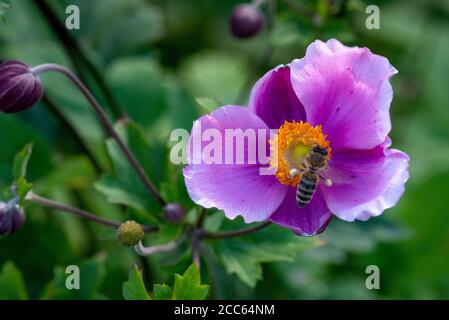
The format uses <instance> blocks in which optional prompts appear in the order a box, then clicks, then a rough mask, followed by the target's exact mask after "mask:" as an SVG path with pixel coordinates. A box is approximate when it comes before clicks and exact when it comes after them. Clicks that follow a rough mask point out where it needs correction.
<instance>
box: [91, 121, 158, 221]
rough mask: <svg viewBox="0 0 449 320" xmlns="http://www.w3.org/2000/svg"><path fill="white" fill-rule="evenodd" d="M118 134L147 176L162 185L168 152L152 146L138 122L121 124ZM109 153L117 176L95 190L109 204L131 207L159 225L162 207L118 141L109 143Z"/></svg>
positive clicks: (118, 127)
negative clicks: (160, 182)
mask: <svg viewBox="0 0 449 320" xmlns="http://www.w3.org/2000/svg"><path fill="white" fill-rule="evenodd" d="M116 130H117V131H118V133H119V135H120V136H121V138H122V139H123V140H124V141H125V143H126V144H127V145H128V147H129V148H130V149H131V150H132V151H133V152H134V154H135V156H136V158H137V160H138V161H139V163H140V164H141V165H143V167H144V170H145V171H146V173H147V175H148V176H149V177H150V178H151V179H152V180H153V181H162V180H163V178H162V177H163V175H164V171H165V167H164V165H165V163H166V161H165V149H164V150H161V149H160V148H158V147H156V146H151V145H150V144H149V143H148V141H147V139H146V137H145V135H144V132H143V129H142V128H141V127H140V126H139V125H138V124H136V123H134V122H127V123H120V124H118V125H117V126H116ZM107 149H108V153H109V155H110V156H111V159H112V162H113V165H114V169H115V174H106V175H104V176H103V177H102V178H101V179H100V180H99V181H98V182H97V183H96V184H95V188H96V189H97V190H98V191H100V192H101V193H103V194H104V195H105V196H106V197H107V199H108V201H109V202H111V203H115V204H123V205H126V206H129V207H131V208H133V209H135V210H137V211H139V212H141V213H142V214H143V215H144V216H145V217H147V218H148V219H151V222H154V223H156V222H157V221H158V219H159V218H161V217H157V216H156V215H155V213H156V212H159V211H160V207H159V205H158V203H157V202H156V200H155V199H154V198H153V197H152V196H151V195H150V194H149V192H148V190H147V189H146V188H145V187H144V185H143V183H142V181H141V180H140V178H139V177H138V176H137V174H136V173H135V171H134V169H133V168H132V166H131V165H130V163H129V161H128V160H127V159H126V157H125V156H124V154H123V152H122V151H121V149H120V148H119V147H118V145H117V143H116V142H115V141H114V140H112V139H110V140H108V141H107Z"/></svg>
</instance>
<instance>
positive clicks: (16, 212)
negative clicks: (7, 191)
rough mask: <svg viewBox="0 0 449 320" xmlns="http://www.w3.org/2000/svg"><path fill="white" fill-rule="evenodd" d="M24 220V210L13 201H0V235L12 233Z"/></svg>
mask: <svg viewBox="0 0 449 320" xmlns="http://www.w3.org/2000/svg"><path fill="white" fill-rule="evenodd" d="M24 222H25V212H24V211H23V209H22V208H20V207H19V206H18V205H17V204H15V202H14V203H11V202H10V203H4V202H0V236H8V235H10V234H13V233H14V232H16V231H17V230H19V229H20V227H21V226H22V225H23V223H24Z"/></svg>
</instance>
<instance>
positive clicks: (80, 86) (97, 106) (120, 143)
mask: <svg viewBox="0 0 449 320" xmlns="http://www.w3.org/2000/svg"><path fill="white" fill-rule="evenodd" d="M48 71H56V72H60V73H62V74H64V75H65V76H66V77H67V78H69V79H70V80H71V81H72V82H73V83H74V84H75V86H76V87H77V88H78V89H79V90H80V91H81V92H82V94H83V95H84V96H85V97H86V99H87V101H89V103H90V104H91V106H92V107H93V108H94V110H95V112H96V113H97V115H98V117H99V118H100V121H101V122H102V124H103V126H104V127H105V129H106V130H107V131H108V133H109V134H110V135H111V137H112V138H113V139H114V140H115V141H116V142H117V144H118V146H119V147H120V149H121V150H122V152H123V154H124V155H125V156H126V158H127V159H128V161H129V163H130V164H131V166H132V167H133V169H134V171H135V172H136V174H137V175H138V176H139V178H140V180H142V182H143V184H144V186H145V187H146V189H147V190H148V192H149V193H150V194H151V195H152V196H153V197H154V198H155V199H156V200H157V201H158V202H159V204H160V205H161V206H162V207H163V206H165V205H166V202H165V200H164V199H163V198H162V196H161V195H160V194H159V192H158V191H157V189H156V187H155V185H154V184H153V182H152V181H151V180H150V178H149V177H148V176H147V174H146V173H145V171H144V169H143V168H142V166H141V165H140V164H139V162H138V161H137V159H136V157H135V156H134V154H133V153H132V151H131V150H130V149H129V148H128V147H127V146H126V144H125V143H124V142H123V140H122V139H121V138H120V136H119V135H118V134H117V132H116V131H115V130H114V126H113V124H112V123H111V121H110V120H109V118H108V116H107V115H106V113H105V111H104V110H103V108H102V107H101V106H100V104H99V103H98V101H97V99H95V97H94V96H93V94H92V93H91V92H90V91H89V89H88V88H87V87H86V86H85V85H84V83H83V82H81V80H80V79H79V78H78V77H77V76H76V75H75V74H74V73H73V72H72V71H70V70H69V69H67V68H65V67H63V66H61V65H58V64H52V63H49V64H42V65H39V66H37V67H34V68H32V69H31V72H33V73H34V74H36V75H37V74H40V73H42V72H48Z"/></svg>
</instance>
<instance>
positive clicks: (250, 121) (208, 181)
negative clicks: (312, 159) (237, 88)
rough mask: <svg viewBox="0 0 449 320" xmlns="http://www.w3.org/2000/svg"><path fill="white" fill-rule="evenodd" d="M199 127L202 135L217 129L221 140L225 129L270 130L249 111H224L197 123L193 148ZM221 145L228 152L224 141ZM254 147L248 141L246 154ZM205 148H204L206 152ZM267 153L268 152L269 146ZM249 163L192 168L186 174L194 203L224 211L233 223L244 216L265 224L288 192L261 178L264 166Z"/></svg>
mask: <svg viewBox="0 0 449 320" xmlns="http://www.w3.org/2000/svg"><path fill="white" fill-rule="evenodd" d="M199 126H201V131H202V132H204V130H205V129H216V130H218V132H220V134H221V135H222V137H225V136H226V135H225V129H242V130H246V129H254V130H256V132H257V129H263V130H267V131H268V130H269V128H268V127H267V125H266V124H265V123H264V122H263V121H262V120H261V119H260V118H259V117H258V116H257V115H255V114H253V113H252V112H250V111H249V109H248V108H242V107H236V106H226V107H222V108H220V109H218V110H216V111H215V112H213V113H211V114H210V115H207V116H204V117H201V118H200V119H199V120H197V121H196V122H195V123H194V128H193V129H192V135H191V145H192V143H193V142H192V139H193V138H194V137H195V132H197V131H196V129H197V128H198V127H199ZM257 137H258V135H257ZM268 138H269V133H267V134H266V138H264V139H265V144H266V145H268V142H267V141H268ZM228 140H229V139H228ZM228 142H229V141H228ZM220 143H221V146H222V149H223V150H225V138H223V140H221V141H220ZM253 143H254V141H253V142H248V140H245V148H244V152H245V154H247V152H248V149H250V150H251V148H252V147H254V145H253ZM205 144H207V143H203V144H202V147H203V148H204V146H205ZM234 145H235V144H234ZM191 150H193V149H192V147H191ZM266 150H269V149H268V146H267V149H266ZM234 151H235V147H234ZM191 152H193V151H191ZM193 153H194V154H192V158H193V159H196V160H198V159H199V158H200V157H201V156H200V155H198V152H193ZM223 153H224V152H223ZM234 154H235V152H234ZM245 158H246V157H245ZM223 159H224V155H223ZM234 160H235V159H234ZM247 160H248V159H246V160H245V162H244V164H206V163H202V164H194V163H191V164H189V165H188V166H187V167H186V168H184V171H183V173H184V178H185V182H186V186H187V190H188V192H189V195H190V197H191V198H192V200H193V201H194V202H195V203H197V204H199V205H201V206H203V207H205V208H212V207H216V208H218V209H221V210H223V211H224V213H225V215H226V216H227V217H228V218H230V219H234V218H236V217H237V216H238V215H242V216H243V218H244V220H245V222H246V223H251V222H255V221H263V220H266V219H267V218H268V217H269V216H270V215H271V214H272V213H273V212H274V211H275V210H276V209H277V207H279V205H280V204H281V202H282V200H283V199H284V197H285V193H286V189H287V188H286V187H285V186H283V185H281V184H280V183H279V182H278V181H277V180H276V178H275V176H274V175H260V172H259V169H260V168H261V167H262V164H261V163H260V162H259V161H257V163H255V164H249V161H247ZM234 163H235V162H234Z"/></svg>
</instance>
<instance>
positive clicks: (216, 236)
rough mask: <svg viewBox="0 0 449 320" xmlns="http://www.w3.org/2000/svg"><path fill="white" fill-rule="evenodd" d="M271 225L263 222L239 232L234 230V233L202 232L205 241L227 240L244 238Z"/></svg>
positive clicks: (268, 222)
mask: <svg viewBox="0 0 449 320" xmlns="http://www.w3.org/2000/svg"><path fill="white" fill-rule="evenodd" d="M269 225H271V222H270V221H265V222H263V223H261V224H259V225H257V226H254V227H250V228H246V229H241V230H235V231H223V232H208V231H205V232H204V237H205V238H207V239H229V238H236V237H241V236H246V235H248V234H251V233H254V232H257V231H260V230H262V229H264V228H266V227H268V226H269Z"/></svg>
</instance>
